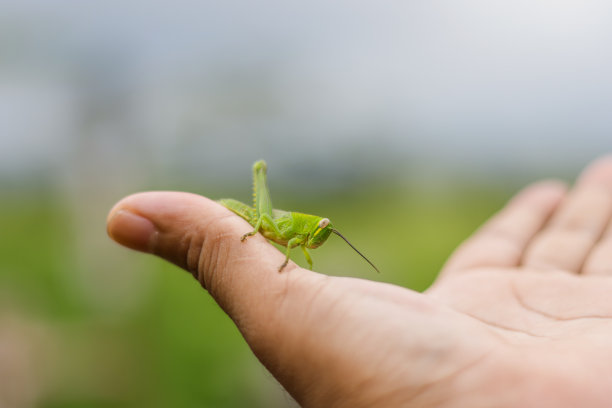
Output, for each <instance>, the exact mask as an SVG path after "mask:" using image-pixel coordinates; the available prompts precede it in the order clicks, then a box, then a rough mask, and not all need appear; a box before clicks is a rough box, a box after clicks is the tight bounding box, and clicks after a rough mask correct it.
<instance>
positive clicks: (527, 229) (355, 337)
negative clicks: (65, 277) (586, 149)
mask: <svg viewBox="0 0 612 408" xmlns="http://www.w3.org/2000/svg"><path fill="white" fill-rule="evenodd" d="M611 217H612V157H607V158H603V159H600V160H598V161H596V162H594V163H593V164H592V165H590V166H589V167H588V168H587V170H585V171H584V172H583V174H582V176H581V177H580V178H579V179H578V181H577V182H576V183H575V185H574V187H573V188H572V189H571V190H568V189H567V188H566V187H565V186H564V185H563V184H561V183H559V182H554V181H545V182H540V183H537V184H534V185H532V186H530V187H528V188H526V189H525V190H523V191H522V192H520V193H519V194H518V195H517V196H516V197H515V198H513V199H512V200H511V201H510V202H509V203H508V204H507V206H506V207H505V208H503V209H502V210H501V211H500V212H499V213H498V214H496V215H495V216H494V217H493V218H492V219H491V220H489V221H488V222H487V223H486V224H485V225H484V226H483V227H481V228H480V229H479V230H478V231H476V232H475V233H474V235H473V236H472V237H470V238H469V239H468V240H467V241H466V242H465V243H464V244H462V245H461V246H460V247H459V248H458V249H457V250H456V252H455V253H454V254H453V255H452V256H451V258H450V259H449V261H448V263H447V265H446V266H445V267H444V268H443V270H442V272H441V273H440V276H439V277H438V279H437V280H436V282H435V283H434V284H433V286H432V287H431V288H430V289H429V290H427V291H426V292H425V293H422V294H421V293H417V292H414V291H411V290H408V289H404V288H401V287H397V286H393V285H389V284H383V283H377V282H370V281H366V280H360V279H353V278H338V277H329V276H325V275H321V274H318V273H316V272H312V271H308V270H305V269H302V268H299V267H297V266H296V265H295V264H293V263H289V265H288V266H287V268H286V269H285V270H284V271H283V273H280V274H279V273H278V272H277V267H278V265H279V264H280V263H281V262H282V261H283V259H284V255H283V254H282V253H280V252H279V251H277V250H276V249H275V248H274V247H273V246H272V245H270V244H269V243H267V241H266V240H265V239H264V238H263V237H262V236H260V235H259V234H257V235H256V236H253V237H251V238H250V239H249V240H248V243H243V242H240V239H239V238H240V236H241V235H242V234H244V233H246V232H249V231H250V229H251V228H252V227H251V226H250V225H249V224H248V223H247V222H246V221H244V220H243V219H241V218H240V217H238V216H236V215H234V214H232V213H231V212H230V211H229V210H227V209H225V208H224V207H222V206H220V205H219V204H217V203H215V202H213V201H211V200H208V199H207V198H204V197H201V196H197V195H193V194H188V193H176V192H149V193H139V194H135V195H131V196H128V197H126V198H124V199H123V200H121V201H120V202H119V203H117V204H116V205H115V207H114V208H113V209H112V210H111V212H110V214H109V217H108V233H109V235H110V236H111V237H112V238H113V239H115V240H116V241H118V242H119V243H121V244H123V245H125V246H128V247H130V248H133V249H137V250H141V251H144V252H149V253H153V254H156V255H158V256H160V257H162V258H164V259H167V260H168V261H170V262H173V263H175V264H177V265H179V266H181V267H183V268H185V269H186V270H188V271H189V272H191V273H192V274H193V275H194V277H195V278H196V279H198V280H199V281H200V282H201V284H202V285H203V287H204V288H205V289H207V290H208V292H209V293H210V294H211V295H212V296H213V298H214V299H215V300H216V301H217V303H218V304H219V305H220V306H221V307H222V308H223V309H224V310H225V311H226V312H227V313H228V315H229V316H230V317H231V318H232V319H233V321H234V322H235V323H236V325H237V326H238V328H239V329H240V331H241V333H242V334H243V336H244V337H245V339H246V341H247V342H248V344H249V345H250V346H251V348H252V350H253V352H254V353H255V354H256V355H257V357H258V358H259V359H260V361H261V362H262V363H263V364H264V365H265V366H266V367H267V368H268V369H269V370H270V372H271V373H272V374H273V375H274V376H275V377H276V378H277V379H278V380H279V381H280V382H281V383H282V384H283V386H284V387H285V388H286V389H287V390H288V391H289V392H290V393H291V395H292V396H293V397H294V398H295V399H296V400H297V401H298V402H299V403H300V404H301V405H303V406H305V407H328V406H333V407H372V406H381V407H395V406H401V407H492V406H495V407H518V406H520V407H609V406H612V393H610V390H611V389H612V223H611V221H610V220H611ZM406 273H410V271H406ZM210 341H214V339H212V340H210Z"/></svg>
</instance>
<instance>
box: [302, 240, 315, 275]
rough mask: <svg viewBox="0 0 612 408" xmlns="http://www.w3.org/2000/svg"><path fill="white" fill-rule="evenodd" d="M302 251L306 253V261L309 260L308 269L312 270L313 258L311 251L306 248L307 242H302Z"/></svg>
mask: <svg viewBox="0 0 612 408" xmlns="http://www.w3.org/2000/svg"><path fill="white" fill-rule="evenodd" d="M301 246H302V252H303V253H304V258H306V262H308V269H310V270H311V271H312V258H311V257H310V253H309V252H308V249H306V244H302V245H301Z"/></svg>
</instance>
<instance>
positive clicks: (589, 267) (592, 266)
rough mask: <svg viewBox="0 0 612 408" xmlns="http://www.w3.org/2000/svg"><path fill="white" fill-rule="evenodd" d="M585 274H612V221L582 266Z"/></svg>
mask: <svg viewBox="0 0 612 408" xmlns="http://www.w3.org/2000/svg"><path fill="white" fill-rule="evenodd" d="M582 273H584V274H585V275H612V223H610V224H609V225H608V229H607V231H606V232H605V234H604V235H603V237H602V239H601V240H600V241H599V242H598V243H597V245H595V248H593V251H592V252H591V253H590V254H589V256H588V257H587V260H586V262H585V264H584V266H583V268H582Z"/></svg>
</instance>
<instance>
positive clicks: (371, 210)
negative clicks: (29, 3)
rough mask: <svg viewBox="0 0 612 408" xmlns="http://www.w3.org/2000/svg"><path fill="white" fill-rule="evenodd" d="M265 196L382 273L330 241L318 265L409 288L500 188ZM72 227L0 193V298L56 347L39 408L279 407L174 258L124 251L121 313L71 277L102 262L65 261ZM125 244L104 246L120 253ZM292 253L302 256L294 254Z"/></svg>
mask: <svg viewBox="0 0 612 408" xmlns="http://www.w3.org/2000/svg"><path fill="white" fill-rule="evenodd" d="M442 191H444V192H442ZM475 193H476V194H475ZM275 194H276V195H275V196H274V197H275V198H274V199H275V202H274V203H275V205H276V206H278V207H279V208H289V209H295V210H297V211H304V212H309V213H313V214H320V215H321V216H324V217H328V218H330V219H331V220H332V222H333V223H334V225H335V226H337V228H338V229H340V230H341V231H343V233H344V234H345V235H346V236H347V237H349V238H350V239H351V241H352V242H353V243H354V244H355V245H356V246H358V247H359V248H360V249H362V250H363V251H364V252H366V253H367V254H368V257H369V258H370V259H372V261H373V262H374V263H376V264H377V266H378V267H379V268H380V270H381V274H380V275H378V274H376V273H374V272H373V271H372V269H371V268H370V266H369V265H367V264H366V263H365V262H363V261H362V260H361V259H360V258H359V257H356V256H355V254H354V252H353V251H352V250H351V248H349V247H348V246H346V244H345V243H344V242H342V241H341V240H340V239H337V237H336V239H330V240H329V241H328V244H327V245H325V246H324V247H322V248H320V249H318V250H317V254H316V255H317V264H316V270H317V271H320V272H323V273H328V274H330V275H346V276H357V277H362V278H366V279H376V280H381V281H386V282H390V283H395V284H398V285H402V286H406V287H409V288H412V289H415V290H423V289H425V288H426V287H427V286H428V285H429V284H430V283H431V282H432V280H433V279H434V277H435V275H436V273H437V272H438V271H439V270H440V268H441V267H442V265H443V263H444V261H445V259H446V258H447V256H448V255H449V254H450V252H451V251H452V250H453V249H454V248H455V247H456V246H457V245H458V244H459V243H460V242H461V241H462V240H463V239H464V238H465V237H467V236H468V235H469V234H470V233H471V232H472V231H473V230H474V229H475V228H476V227H477V226H478V225H479V224H481V223H482V222H483V221H484V220H485V219H486V218H487V217H488V216H490V215H491V214H492V213H493V212H494V211H495V210H496V209H497V208H498V207H499V206H500V205H501V204H502V202H503V201H504V200H505V199H506V198H507V197H508V195H509V193H508V192H503V191H502V192H500V191H497V190H495V189H491V188H489V189H487V188H483V187H478V188H476V187H472V188H469V186H465V187H463V188H461V189H455V190H452V191H448V190H447V189H446V190H442V189H441V190H440V191H435V190H431V189H422V188H417V187H408V188H402V190H401V191H400V190H398V189H397V188H396V187H395V188H393V187H392V186H383V187H381V186H378V187H376V188H375V187H373V186H360V188H359V189H355V190H351V191H348V192H347V191H344V192H342V193H338V194H337V195H333V196H318V197H314V198H312V197H311V199H309V197H308V196H306V197H299V196H295V195H293V196H288V195H283V191H279V192H278V193H277V192H276V190H275ZM105 215H106V214H102V213H101V214H99V217H100V219H101V220H102V219H104V217H105ZM71 223H72V217H71V212H70V208H68V207H67V206H65V205H61V204H58V202H57V201H56V200H53V199H52V197H42V198H41V197H36V199H33V198H29V197H24V196H20V197H16V198H14V199H11V198H10V197H4V199H3V202H2V204H0V225H2V230H3V233H2V234H0V248H1V249H0V250H1V251H2V256H1V259H2V261H1V262H2V263H1V264H0V294H9V296H8V297H5V296H4V295H2V296H3V297H4V298H5V301H6V299H8V298H10V299H11V300H9V301H8V302H12V303H10V304H11V306H10V307H11V308H12V310H17V311H18V313H19V314H20V315H22V316H27V318H28V319H33V320H36V321H42V322H43V324H44V325H45V326H46V327H47V329H48V330H49V331H50V332H52V333H53V337H54V338H55V339H56V342H57V343H58V344H59V346H58V348H57V350H56V352H57V353H59V354H60V356H59V357H58V358H57V359H56V361H57V362H56V364H55V365H54V366H53V367H52V371H53V378H54V380H53V381H52V385H47V386H43V390H42V399H43V401H42V402H43V404H42V406H43V407H49V408H51V407H52V408H56V407H80V406H94V407H95V406H99V407H110V406H112V407H121V406H149V407H166V406H180V407H192V406H193V407H201V406H223V407H230V406H237V407H238V406H251V407H253V406H255V407H256V406H270V405H273V406H278V405H283V404H285V405H287V404H289V402H288V398H287V397H286V396H284V395H283V393H282V391H278V387H277V386H276V384H275V383H274V381H273V380H272V379H271V378H270V376H269V375H268V374H266V373H265V370H264V369H263V368H261V367H260V366H259V363H258V362H257V360H256V358H255V357H254V356H253V355H252V354H251V352H250V350H249V349H248V346H247V345H246V344H245V342H244V340H242V338H241V337H240V334H239V332H238V331H237V329H236V328H235V327H234V326H233V324H232V322H231V321H230V319H229V318H228V317H227V316H226V315H225V314H224V313H223V312H222V311H221V310H220V309H219V308H218V307H217V306H216V305H215V304H214V301H212V299H211V298H210V297H209V296H208V295H207V294H206V292H204V291H203V290H202V289H201V287H200V286H199V284H198V283H197V282H196V281H195V280H194V279H193V278H192V277H191V276H190V275H189V274H187V273H184V272H182V271H180V270H178V268H176V267H174V266H172V265H169V264H166V263H164V262H163V261H161V260H159V259H156V258H151V257H146V256H145V255H141V254H136V253H129V257H126V259H128V258H129V259H139V260H140V261H139V263H134V264H129V265H127V264H126V265H125V270H122V271H121V273H122V274H133V273H135V274H142V276H146V277H147V280H148V282H147V284H146V285H145V289H144V290H145V294H144V295H140V298H139V299H140V300H139V301H138V302H136V306H134V307H132V308H131V309H129V310H128V311H127V312H126V311H125V310H124V311H117V310H115V309H112V308H110V309H102V310H99V309H96V308H95V307H92V305H91V303H89V302H88V301H87V299H86V298H84V295H83V294H82V293H79V292H78V290H75V289H74V287H73V284H72V283H71V282H70V279H72V278H71V277H73V276H74V275H75V273H74V272H77V271H75V270H72V269H75V268H87V266H86V265H98V269H97V270H98V271H104V270H105V268H107V267H108V268H110V267H111V266H106V265H110V264H108V259H105V258H104V257H103V256H102V255H100V256H99V257H96V255H95V254H96V253H97V252H98V250H97V248H90V250H89V251H88V252H87V253H88V254H90V255H89V256H90V258H88V259H85V261H84V262H81V263H80V264H79V263H76V262H73V260H74V258H75V257H76V255H77V254H75V251H76V250H77V249H76V247H75V246H74V242H75V241H78V239H79V238H78V237H76V236H74V234H75V233H74V229H72V228H71ZM96 225H98V224H96ZM99 234H100V235H105V231H104V230H103V229H101V230H100V231H99ZM283 249H284V248H283ZM125 251H126V250H125V249H123V248H120V247H118V246H116V247H113V248H112V249H111V250H110V252H111V253H113V254H115V253H116V254H118V255H119V254H121V255H122V256H123V255H125V254H126V253H128V252H125ZM103 252H104V251H102V250H100V253H103ZM92 254H93V255H92ZM139 257H142V258H139ZM122 259H123V258H122ZM296 261H297V262H298V263H301V264H303V263H304V261H303V259H302V256H301V254H299V253H298V254H297V256H296ZM115 267H116V266H115ZM119 268H121V269H122V268H123V267H122V266H121V264H119ZM98 273H100V272H98ZM120 284H122V283H121V282H119V281H118V282H117V285H120ZM100 290H104V289H103V288H102V289H100ZM274 390H277V391H274Z"/></svg>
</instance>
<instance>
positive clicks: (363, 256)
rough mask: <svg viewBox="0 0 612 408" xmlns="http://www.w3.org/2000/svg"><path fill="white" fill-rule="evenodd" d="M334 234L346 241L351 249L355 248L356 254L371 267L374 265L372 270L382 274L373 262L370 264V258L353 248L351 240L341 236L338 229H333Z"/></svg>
mask: <svg viewBox="0 0 612 408" xmlns="http://www.w3.org/2000/svg"><path fill="white" fill-rule="evenodd" d="M332 232H333V233H334V234H336V235H337V236H339V237H340V238H342V239H343V240H344V241H345V242H346V243H347V244H349V246H350V247H351V248H353V249H354V250H355V252H357V253H358V254H359V255H361V257H362V258H363V259H365V260H366V262H367V263H369V264H370V265H372V268H374V270H375V271H376V272H378V273H380V271H379V270H378V268H377V267H376V266H374V264H373V263H372V262H370V260H369V259H368V258H366V257H365V255H364V254H362V253H361V252H359V250H358V249H357V248H355V247H354V246H353V244H351V243H350V242H349V240H348V239H346V238H345V237H344V235H342V234H341V233H340V232H338V230H336V229H332Z"/></svg>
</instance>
